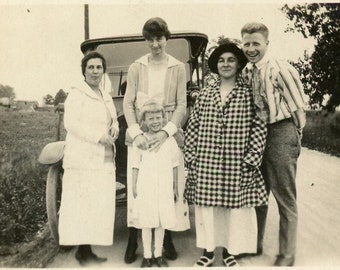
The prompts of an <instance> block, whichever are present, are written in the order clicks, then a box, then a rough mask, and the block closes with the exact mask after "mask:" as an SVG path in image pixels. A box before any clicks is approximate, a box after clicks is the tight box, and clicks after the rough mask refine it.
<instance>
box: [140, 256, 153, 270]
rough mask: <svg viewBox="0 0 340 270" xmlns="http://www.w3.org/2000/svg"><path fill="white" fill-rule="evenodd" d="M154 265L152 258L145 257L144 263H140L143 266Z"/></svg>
mask: <svg viewBox="0 0 340 270" xmlns="http://www.w3.org/2000/svg"><path fill="white" fill-rule="evenodd" d="M151 266H152V259H146V258H143V261H142V264H141V265H140V267H141V268H146V267H151Z"/></svg>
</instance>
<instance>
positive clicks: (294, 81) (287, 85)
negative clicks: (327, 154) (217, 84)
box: [242, 57, 306, 124]
mask: <svg viewBox="0 0 340 270" xmlns="http://www.w3.org/2000/svg"><path fill="white" fill-rule="evenodd" d="M255 65H256V67H257V69H258V70H259V73H260V74H259V77H260V80H261V81H260V87H261V89H259V90H258V91H261V92H265V93H266V102H267V105H268V107H267V108H268V110H269V112H268V119H267V122H268V123H270V124H271V123H275V122H278V121H281V120H283V119H287V118H290V117H291V114H292V113H293V112H295V111H296V110H298V109H301V108H304V107H305V103H306V97H305V94H304V91H303V85H302V83H301V81H300V78H299V73H298V72H297V70H296V69H295V68H294V67H293V66H292V65H290V64H289V63H288V62H286V61H282V60H276V59H269V58H266V57H264V58H263V59H262V60H261V61H259V62H258V63H256V64H255ZM252 69H253V64H252V63H248V64H247V65H246V66H245V68H244V69H243V71H242V76H243V78H244V79H245V82H246V83H247V84H248V85H250V86H251V85H252V81H251V80H252Z"/></svg>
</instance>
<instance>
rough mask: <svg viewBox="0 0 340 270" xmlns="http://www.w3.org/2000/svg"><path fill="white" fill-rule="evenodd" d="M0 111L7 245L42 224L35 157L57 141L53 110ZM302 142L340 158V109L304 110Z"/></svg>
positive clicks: (0, 234) (2, 229)
mask: <svg viewBox="0 0 340 270" xmlns="http://www.w3.org/2000/svg"><path fill="white" fill-rule="evenodd" d="M0 109H1V110H0V162H1V163H0V213H1V215H0V243H1V244H11V243H18V242H24V241H29V240H31V239H32V237H33V235H34V234H35V233H36V232H37V231H38V230H39V229H40V228H41V227H42V226H44V224H45V223H46V210H45V184H46V176H47V170H48V167H47V166H44V165H40V164H39V163H38V162H37V158H38V156H39V153H40V151H41V150H42V148H43V147H44V146H45V145H46V144H47V143H49V142H53V141H55V140H56V134H57V121H58V114H56V113H54V112H38V111H37V112H16V111H8V110H6V109H4V108H2V107H0ZM64 137H65V132H63V133H62V138H64ZM302 145H303V146H305V147H308V148H310V149H315V150H319V151H322V152H325V153H330V154H332V155H336V156H339V157H340V112H337V113H335V114H329V115H327V116H325V115H324V114H322V113H321V112H315V111H310V112H307V125H306V127H305V130H304V135H303V141H302ZM1 244H0V246H1Z"/></svg>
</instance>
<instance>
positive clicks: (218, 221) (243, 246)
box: [195, 206, 257, 255]
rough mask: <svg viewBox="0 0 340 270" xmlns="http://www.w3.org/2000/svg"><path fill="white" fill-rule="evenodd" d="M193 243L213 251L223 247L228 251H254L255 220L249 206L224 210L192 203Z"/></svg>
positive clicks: (235, 252)
mask: <svg viewBox="0 0 340 270" xmlns="http://www.w3.org/2000/svg"><path fill="white" fill-rule="evenodd" d="M195 224H196V245H197V247H199V248H205V249H207V250H208V251H213V250H214V249H215V248H216V247H224V248H226V249H227V250H228V252H229V253H230V254H233V255H237V254H240V253H256V249H257V220H256V213H255V209H254V208H253V207H247V208H239V209H227V208H224V207H204V206H195Z"/></svg>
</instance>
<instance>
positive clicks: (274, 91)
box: [241, 22, 306, 266]
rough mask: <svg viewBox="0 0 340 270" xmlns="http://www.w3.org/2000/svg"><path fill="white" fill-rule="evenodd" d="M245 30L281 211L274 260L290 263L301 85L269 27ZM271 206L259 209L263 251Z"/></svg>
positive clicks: (265, 168) (265, 169)
mask: <svg viewBox="0 0 340 270" xmlns="http://www.w3.org/2000/svg"><path fill="white" fill-rule="evenodd" d="M241 35H242V49H243V52H244V54H245V55H246V57H247V59H248V61H249V62H248V64H247V65H246V66H245V68H244V69H243V71H242V75H243V78H244V79H245V81H246V82H247V83H248V84H249V85H251V86H252V87H253V91H254V103H255V105H256V111H257V114H258V115H259V116H260V117H261V119H263V120H264V121H266V122H267V127H268V135H267V142H266V149H265V151H264V155H263V162H262V168H261V171H262V174H263V177H264V179H265V182H266V185H267V191H268V193H269V191H272V193H273V195H274V197H275V199H276V202H277V204H278V208H279V213H280V231H279V245H280V247H279V255H278V256H277V258H276V261H275V264H274V265H275V266H292V265H294V259H295V258H294V255H295V249H296V233H297V204H296V184H295V177H296V166H297V159H298V157H299V155H300V150H301V137H302V129H303V127H304V125H305V123H306V118H305V112H304V105H305V100H304V92H303V86H302V83H301V81H300V78H299V74H298V72H297V71H296V69H295V68H294V67H293V66H291V65H290V64H288V63H287V62H285V61H280V60H276V59H273V58H269V57H268V55H267V54H266V51H267V48H268V44H269V40H268V35H269V30H268V28H267V27H266V26H265V25H264V24H262V23H256V22H255V23H247V24H246V25H244V26H243V28H242V30H241ZM267 211H268V206H261V207H258V208H257V209H256V212H257V219H258V250H257V251H258V252H257V254H262V242H263V236H264V228H265V223H266V217H267Z"/></svg>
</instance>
